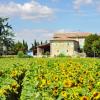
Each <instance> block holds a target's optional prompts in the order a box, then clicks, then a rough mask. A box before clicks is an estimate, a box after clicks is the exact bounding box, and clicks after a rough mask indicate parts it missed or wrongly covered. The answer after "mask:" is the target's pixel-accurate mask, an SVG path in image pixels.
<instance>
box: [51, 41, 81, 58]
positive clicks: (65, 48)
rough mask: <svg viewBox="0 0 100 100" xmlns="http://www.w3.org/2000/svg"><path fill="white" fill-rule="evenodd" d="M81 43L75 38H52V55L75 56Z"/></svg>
mask: <svg viewBox="0 0 100 100" xmlns="http://www.w3.org/2000/svg"><path fill="white" fill-rule="evenodd" d="M78 49H79V43H78V42H77V41H75V40H70V39H67V40H51V41H50V56H52V57H53V56H58V55H60V54H64V55H65V56H74V55H75V54H76V52H78Z"/></svg>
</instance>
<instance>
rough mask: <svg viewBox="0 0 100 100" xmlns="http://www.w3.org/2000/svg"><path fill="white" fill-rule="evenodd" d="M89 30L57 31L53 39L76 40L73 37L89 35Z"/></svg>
mask: <svg viewBox="0 0 100 100" xmlns="http://www.w3.org/2000/svg"><path fill="white" fill-rule="evenodd" d="M90 34H91V33H89V32H69V33H55V34H54V36H53V39H52V40H74V39H73V38H77V37H78V38H80V37H87V36H88V35H90Z"/></svg>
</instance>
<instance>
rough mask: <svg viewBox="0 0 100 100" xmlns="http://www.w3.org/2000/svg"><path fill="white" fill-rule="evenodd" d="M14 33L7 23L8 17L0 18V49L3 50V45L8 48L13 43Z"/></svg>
mask: <svg viewBox="0 0 100 100" xmlns="http://www.w3.org/2000/svg"><path fill="white" fill-rule="evenodd" d="M13 36H14V33H13V32H12V27H11V25H9V24H8V18H0V47H1V48H0V51H2V52H3V47H6V49H7V50H8V49H9V47H10V46H11V45H12V44H13V39H12V37H13Z"/></svg>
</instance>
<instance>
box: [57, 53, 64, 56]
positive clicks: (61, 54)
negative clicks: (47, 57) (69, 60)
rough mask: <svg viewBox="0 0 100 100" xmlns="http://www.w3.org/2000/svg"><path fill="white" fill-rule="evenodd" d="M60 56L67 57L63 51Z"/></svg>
mask: <svg viewBox="0 0 100 100" xmlns="http://www.w3.org/2000/svg"><path fill="white" fill-rule="evenodd" d="M58 57H66V55H65V54H63V53H60V54H59V55H58Z"/></svg>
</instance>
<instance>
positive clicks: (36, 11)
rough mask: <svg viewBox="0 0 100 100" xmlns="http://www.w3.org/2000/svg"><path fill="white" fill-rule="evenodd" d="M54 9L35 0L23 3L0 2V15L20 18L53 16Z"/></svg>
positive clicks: (33, 18) (32, 18)
mask: <svg viewBox="0 0 100 100" xmlns="http://www.w3.org/2000/svg"><path fill="white" fill-rule="evenodd" d="M53 14H54V10H53V9H52V8H49V7H48V6H45V5H41V4H40V3H38V2H37V1H34V0H32V1H30V2H26V3H23V4H20V3H15V2H9V3H8V4H6V3H1V4H0V15H2V16H10V17H16V16H18V17H21V18H22V19H31V20H35V19H45V18H47V19H49V18H51V17H52V16H53Z"/></svg>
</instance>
